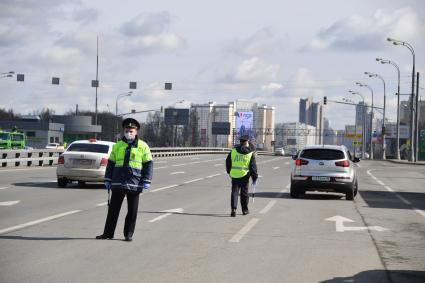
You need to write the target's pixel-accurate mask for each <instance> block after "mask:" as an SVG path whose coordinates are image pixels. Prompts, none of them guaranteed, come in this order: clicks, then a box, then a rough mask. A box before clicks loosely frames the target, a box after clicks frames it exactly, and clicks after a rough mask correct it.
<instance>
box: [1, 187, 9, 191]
mask: <svg viewBox="0 0 425 283" xmlns="http://www.w3.org/2000/svg"><path fill="white" fill-rule="evenodd" d="M8 188H9V187H1V188H0V190H6V189H8Z"/></svg>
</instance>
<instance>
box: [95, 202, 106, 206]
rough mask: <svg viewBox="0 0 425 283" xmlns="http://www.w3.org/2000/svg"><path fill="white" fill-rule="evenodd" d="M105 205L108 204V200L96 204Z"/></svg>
mask: <svg viewBox="0 0 425 283" xmlns="http://www.w3.org/2000/svg"><path fill="white" fill-rule="evenodd" d="M105 205H108V202H107V201H105V202H101V203H98V204H96V206H105Z"/></svg>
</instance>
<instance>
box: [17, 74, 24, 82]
mask: <svg viewBox="0 0 425 283" xmlns="http://www.w3.org/2000/svg"><path fill="white" fill-rule="evenodd" d="M16 80H17V81H18V82H23V81H24V80H25V75H24V74H16Z"/></svg>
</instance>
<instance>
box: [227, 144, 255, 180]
mask: <svg viewBox="0 0 425 283" xmlns="http://www.w3.org/2000/svg"><path fill="white" fill-rule="evenodd" d="M230 156H231V158H232V168H231V169H230V177H232V178H242V177H244V176H246V175H247V174H248V173H249V163H250V162H251V158H252V152H250V153H248V154H241V153H239V152H238V151H237V150H236V149H232V152H231V154H230Z"/></svg>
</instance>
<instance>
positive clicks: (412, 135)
mask: <svg viewBox="0 0 425 283" xmlns="http://www.w3.org/2000/svg"><path fill="white" fill-rule="evenodd" d="M387 41H389V42H391V43H392V44H394V45H402V46H405V47H406V48H407V49H409V50H410V52H411V53H412V57H413V67H412V92H411V95H410V110H411V114H410V160H411V161H415V154H414V144H413V143H414V137H415V132H414V127H415V119H414V113H415V105H414V100H415V50H414V49H413V47H412V45H410V44H409V43H407V42H405V41H401V40H397V39H393V38H387ZM416 101H417V100H416ZM417 106H418V105H417V104H416V107H417ZM417 110H418V109H416V111H417ZM416 130H418V129H416ZM416 146H417V145H416Z"/></svg>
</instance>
